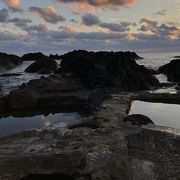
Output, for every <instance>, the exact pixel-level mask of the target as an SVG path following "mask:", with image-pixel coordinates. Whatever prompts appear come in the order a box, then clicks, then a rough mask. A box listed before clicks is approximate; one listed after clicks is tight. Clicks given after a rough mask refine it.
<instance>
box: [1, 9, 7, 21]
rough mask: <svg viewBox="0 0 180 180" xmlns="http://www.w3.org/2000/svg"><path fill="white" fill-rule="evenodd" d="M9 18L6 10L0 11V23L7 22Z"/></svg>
mask: <svg viewBox="0 0 180 180" xmlns="http://www.w3.org/2000/svg"><path fill="white" fill-rule="evenodd" d="M8 18H9V13H8V10H7V9H5V8H4V9H1V10H0V23H2V22H3V23H4V22H7V20H8Z"/></svg>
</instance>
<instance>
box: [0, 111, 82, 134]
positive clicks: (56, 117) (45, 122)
mask: <svg viewBox="0 0 180 180" xmlns="http://www.w3.org/2000/svg"><path fill="white" fill-rule="evenodd" d="M79 119H80V115H79V114H78V113H75V112H74V113H57V114H49V115H48V116H45V115H37V116H33V117H13V116H9V117H5V118H1V119H0V136H7V135H10V134H14V133H18V132H23V131H26V130H31V129H47V128H50V127H57V126H58V127H61V126H64V125H66V124H70V123H76V122H79Z"/></svg>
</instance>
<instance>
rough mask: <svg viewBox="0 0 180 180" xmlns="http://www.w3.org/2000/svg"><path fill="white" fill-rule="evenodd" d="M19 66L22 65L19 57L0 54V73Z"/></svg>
mask: <svg viewBox="0 0 180 180" xmlns="http://www.w3.org/2000/svg"><path fill="white" fill-rule="evenodd" d="M20 64H22V60H21V58H20V57H18V56H16V55H11V54H10V55H9V54H6V53H0V71H2V70H9V69H12V68H14V67H15V66H17V65H20Z"/></svg>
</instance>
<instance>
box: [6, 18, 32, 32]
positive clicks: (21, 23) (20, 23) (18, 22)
mask: <svg viewBox="0 0 180 180" xmlns="http://www.w3.org/2000/svg"><path fill="white" fill-rule="evenodd" d="M8 22H10V23H14V25H15V26H17V27H19V28H21V29H23V28H24V27H27V26H28V24H29V23H32V20H31V19H29V18H27V19H25V18H17V17H15V18H12V19H8Z"/></svg>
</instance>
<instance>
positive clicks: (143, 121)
mask: <svg viewBox="0 0 180 180" xmlns="http://www.w3.org/2000/svg"><path fill="white" fill-rule="evenodd" d="M124 122H130V123H131V124H132V125H137V126H142V125H148V124H154V123H153V121H152V120H151V119H150V118H149V117H147V116H144V115H142V114H133V115H129V116H127V117H125V118H124Z"/></svg>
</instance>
